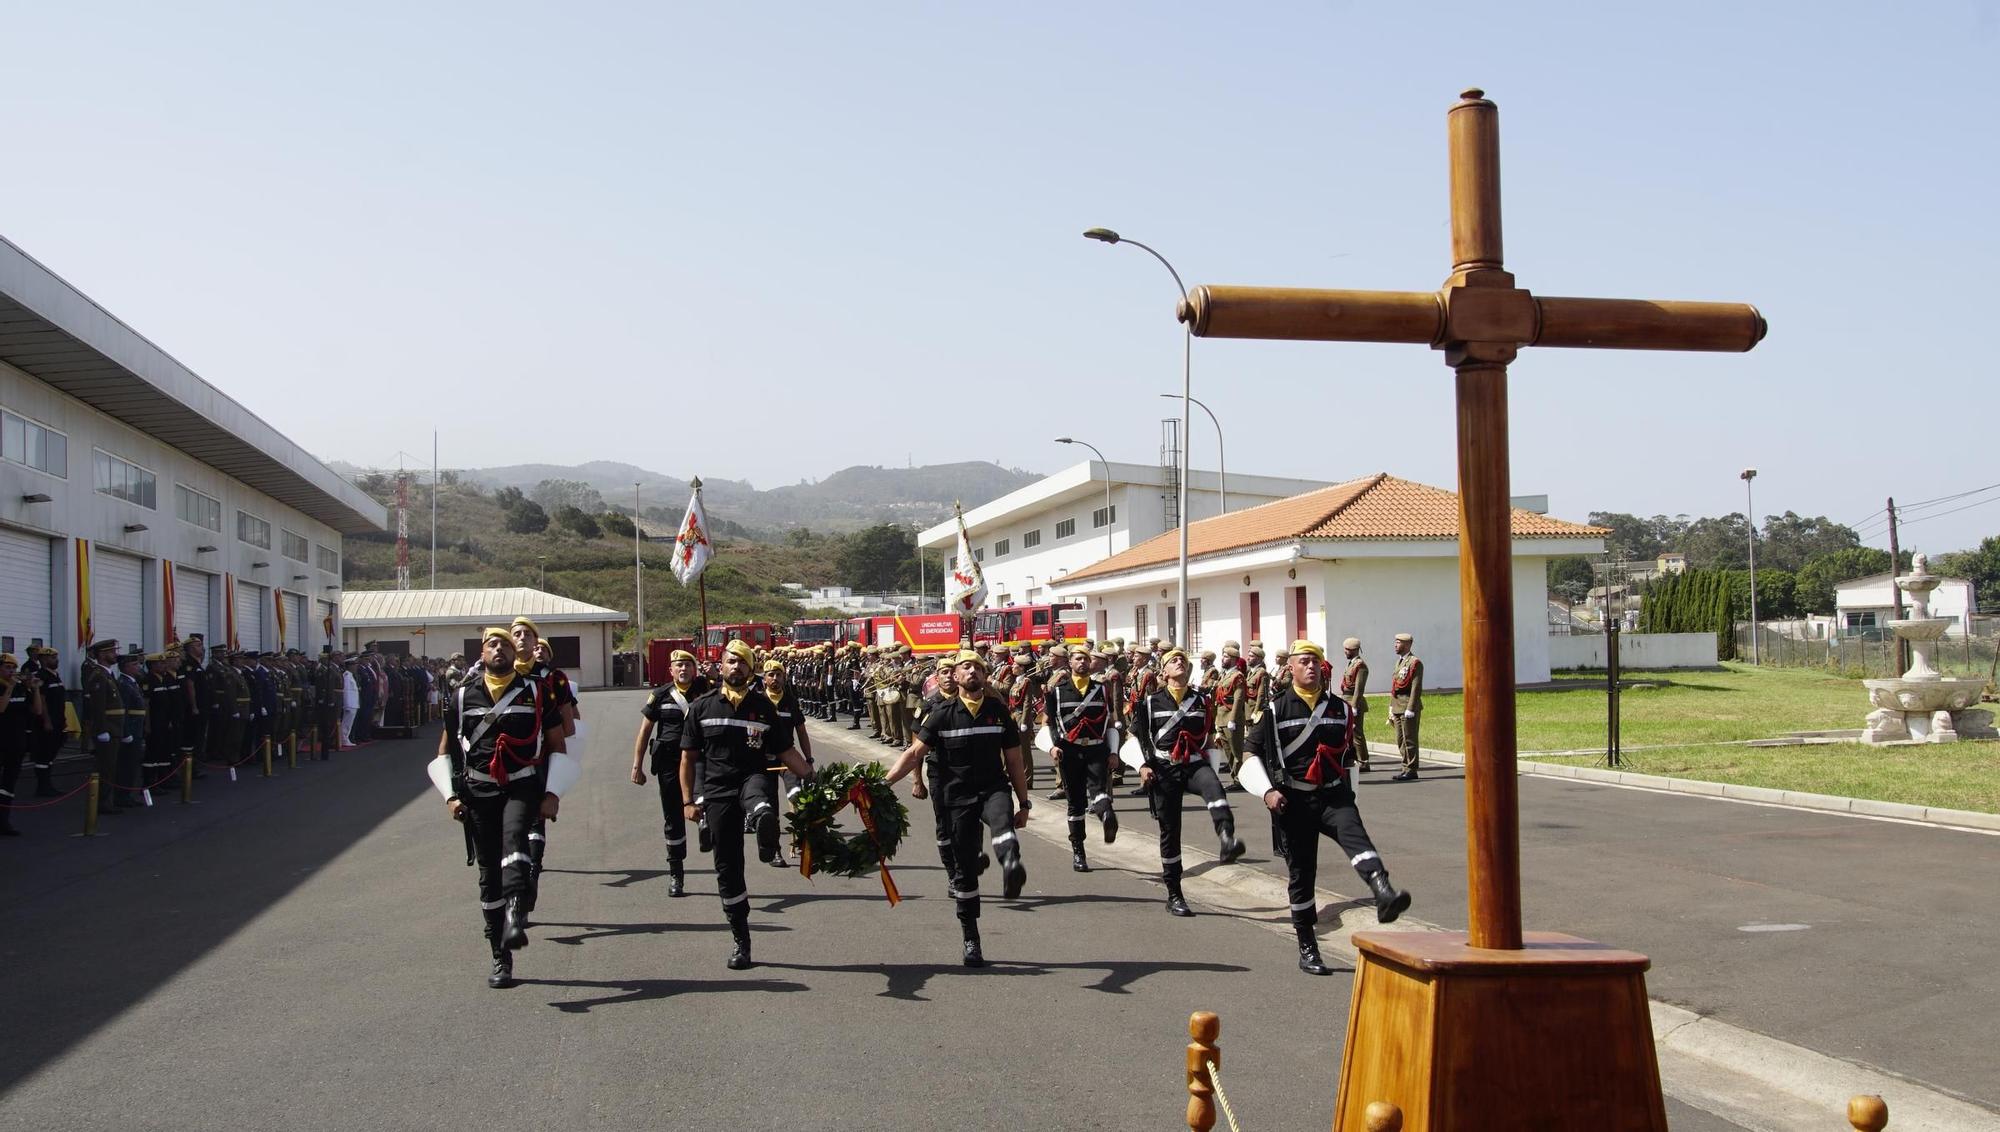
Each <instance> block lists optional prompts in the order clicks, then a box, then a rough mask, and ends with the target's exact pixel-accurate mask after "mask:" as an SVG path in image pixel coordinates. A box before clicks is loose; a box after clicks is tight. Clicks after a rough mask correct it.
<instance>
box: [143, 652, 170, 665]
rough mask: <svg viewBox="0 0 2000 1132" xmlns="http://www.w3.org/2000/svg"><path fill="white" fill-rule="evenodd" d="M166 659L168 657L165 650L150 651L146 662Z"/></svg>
mask: <svg viewBox="0 0 2000 1132" xmlns="http://www.w3.org/2000/svg"><path fill="white" fill-rule="evenodd" d="M165 659H167V654H166V653H163V652H149V653H147V654H146V662H147V663H149V664H150V663H152V662H154V661H161V660H165Z"/></svg>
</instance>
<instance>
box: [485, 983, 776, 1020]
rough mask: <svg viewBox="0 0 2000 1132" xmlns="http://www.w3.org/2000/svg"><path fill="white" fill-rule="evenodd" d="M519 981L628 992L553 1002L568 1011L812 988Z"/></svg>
mask: <svg viewBox="0 0 2000 1132" xmlns="http://www.w3.org/2000/svg"><path fill="white" fill-rule="evenodd" d="M517 985H519V986H524V987H600V988H603V989H605V990H617V991H623V992H624V993H622V994H614V995H605V996H603V997H600V998H579V999H572V1000H570V1001H568V1002H561V1001H558V1002H551V1003H549V1005H550V1006H553V1007H555V1008H556V1009H557V1010H560V1011H562V1012H563V1013H564V1014H588V1013H590V1011H591V1008H592V1007H597V1006H618V1005H622V1004H624V1003H628V1002H653V1001H656V1000H658V999H662V998H675V997H677V996H679V995H684V994H716V993H725V994H735V993H748V994H789V993H791V992H793V991H802V990H808V989H810V988H808V987H807V986H806V985H805V984H804V983H788V982H783V981H781V980H778V979H733V980H730V981H728V982H704V981H701V980H699V979H520V980H517Z"/></svg>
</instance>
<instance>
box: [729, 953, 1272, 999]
mask: <svg viewBox="0 0 2000 1132" xmlns="http://www.w3.org/2000/svg"><path fill="white" fill-rule="evenodd" d="M762 966H765V967H772V968H777V969H780V970H787V971H826V972H829V973H838V974H857V975H881V976H882V977H883V978H885V979H887V980H888V986H887V987H885V988H884V989H883V990H882V992H881V993H880V994H879V995H878V996H877V997H879V998H900V999H905V1000H908V1001H910V1002H928V1001H930V1000H929V999H927V998H925V997H924V996H923V995H922V994H921V993H919V992H921V991H922V990H923V989H924V987H925V986H926V985H928V984H929V983H930V981H931V979H932V978H934V977H936V976H939V975H967V976H973V977H978V978H988V977H992V976H995V975H999V976H1008V977H1018V976H1022V975H1029V976H1032V975H1046V974H1050V973H1051V972H1054V971H1072V970H1073V971H1103V972H1104V977H1103V978H1101V979H1099V980H1097V981H1096V982H1094V983H1091V984H1089V985H1088V986H1086V987H1085V988H1084V989H1085V990H1094V991H1102V992H1103V993H1105V994H1128V993H1130V992H1129V991H1128V990H1127V989H1126V988H1128V987H1130V986H1131V985H1132V984H1133V983H1136V982H1138V981H1139V980H1140V979H1143V978H1145V977H1146V976H1148V975H1160V974H1170V973H1175V972H1186V971H1202V972H1211V973H1217V974H1235V973H1241V972H1246V971H1248V970H1250V968H1248V967H1239V966H1236V965H1235V964H1233V963H1200V962H1191V961H1184V960H1172V959H1167V960H1139V959H1107V960H1102V961H1097V962H1082V963H1032V962H1014V961H1009V960H1004V959H989V960H988V961H987V965H986V966H985V967H984V968H972V967H966V966H963V965H961V964H957V963H850V964H832V965H821V964H813V963H764V964H762Z"/></svg>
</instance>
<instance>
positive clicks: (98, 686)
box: [77, 639, 125, 813]
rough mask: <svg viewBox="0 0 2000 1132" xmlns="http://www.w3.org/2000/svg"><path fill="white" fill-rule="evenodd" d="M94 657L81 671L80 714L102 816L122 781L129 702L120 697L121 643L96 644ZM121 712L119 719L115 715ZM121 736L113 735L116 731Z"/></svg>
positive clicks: (109, 810)
mask: <svg viewBox="0 0 2000 1132" xmlns="http://www.w3.org/2000/svg"><path fill="white" fill-rule="evenodd" d="M84 651H85V652H86V653H87V654H88V655H89V657H90V659H89V660H86V661H84V663H83V666H82V668H81V670H80V671H81V678H80V679H79V681H78V682H79V683H80V684H81V686H82V692H83V699H82V708H81V710H80V711H78V713H77V714H78V716H79V722H80V723H81V724H82V726H83V735H84V737H85V739H86V740H87V741H88V743H89V748H88V749H89V751H90V753H91V755H92V756H93V757H94V759H95V762H96V770H97V782H98V785H99V787H100V791H99V793H98V812H99V813H109V812H111V797H110V795H111V784H112V783H114V782H116V781H117V780H118V748H119V747H121V746H123V745H124V736H125V714H124V712H125V701H124V697H122V696H121V695H119V693H118V672H117V670H116V669H115V668H114V667H113V665H115V664H116V663H117V660H116V657H117V654H118V642H117V641H115V640H109V639H107V640H102V641H93V642H92V643H91V645H90V647H89V648H88V649H86V650H84ZM113 712H117V713H118V714H117V715H115V716H114V715H112V713H113ZM114 726H115V727H116V729H117V734H115V735H114V734H113V733H112V730H113V727H114Z"/></svg>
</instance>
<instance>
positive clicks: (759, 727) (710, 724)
mask: <svg viewBox="0 0 2000 1132" xmlns="http://www.w3.org/2000/svg"><path fill="white" fill-rule="evenodd" d="M701 726H702V728H703V729H704V730H709V731H712V730H715V729H716V728H720V727H741V728H742V729H743V730H745V731H748V732H751V733H752V734H757V735H761V734H763V733H764V732H766V731H769V730H770V729H771V725H770V724H768V723H763V722H760V721H758V720H755V719H704V720H702V721H701Z"/></svg>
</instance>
